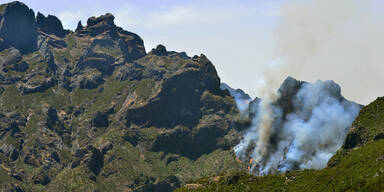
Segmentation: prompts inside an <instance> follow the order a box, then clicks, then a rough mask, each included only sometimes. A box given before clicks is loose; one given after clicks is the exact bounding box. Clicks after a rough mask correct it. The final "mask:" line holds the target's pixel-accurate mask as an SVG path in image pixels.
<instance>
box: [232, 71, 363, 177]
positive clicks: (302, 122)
mask: <svg viewBox="0 0 384 192" xmlns="http://www.w3.org/2000/svg"><path fill="white" fill-rule="evenodd" d="M277 95H280V96H281V97H280V98H277V99H276V98H275V100H264V99H263V100H261V102H260V103H259V104H258V105H256V106H254V107H256V108H257V110H256V111H257V113H256V117H254V119H253V122H252V126H251V128H250V129H249V130H248V131H247V132H246V133H245V135H244V137H243V140H242V141H241V142H240V144H238V145H237V146H236V147H235V153H236V155H237V157H238V158H239V159H241V160H248V159H252V161H251V162H250V171H251V172H252V173H254V174H257V175H264V174H268V173H273V172H277V171H288V170H297V169H307V168H308V169H321V168H324V167H325V166H326V164H327V162H328V160H329V159H330V158H331V157H332V155H333V154H334V153H335V152H336V151H337V150H338V149H339V148H340V147H341V145H342V143H343V141H344V139H345V136H346V133H347V131H348V129H349V128H350V126H351V124H352V122H353V120H354V119H355V118H356V116H357V114H358V112H359V105H357V104H355V103H353V102H350V101H347V100H345V99H344V98H343V97H342V96H341V93H340V87H339V86H338V85H337V84H335V83H334V82H333V81H317V82H315V83H303V82H298V81H296V80H294V79H292V78H288V79H287V80H286V81H285V82H284V83H283V85H282V87H281V88H280V89H279V94H277Z"/></svg>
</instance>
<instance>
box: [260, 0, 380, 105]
mask: <svg viewBox="0 0 384 192" xmlns="http://www.w3.org/2000/svg"><path fill="white" fill-rule="evenodd" d="M284 2H285V3H284V4H283V6H282V7H281V14H280V15H281V17H280V21H279V23H278V26H277V28H276V40H277V45H276V47H277V50H276V54H277V55H276V58H278V59H277V60H278V63H279V64H280V65H279V66H278V67H275V68H274V69H273V70H272V72H270V73H271V74H272V77H273V78H274V80H277V81H278V82H281V81H282V80H283V78H285V77H287V76H293V77H296V78H298V79H302V80H306V81H316V80H317V79H332V80H334V81H335V82H338V83H339V84H340V85H341V86H342V87H343V93H344V95H345V96H347V97H348V98H349V99H351V100H353V101H357V102H359V103H362V104H368V103H369V102H371V101H373V100H374V99H376V97H378V96H382V95H384V89H383V88H382V84H381V82H383V81H384V76H383V75H382V74H381V73H382V71H384V65H383V61H384V54H383V50H384V35H383V34H384V20H383V17H384V15H383V11H382V10H383V9H384V1H382V0H287V1H284ZM266 78H268V77H266ZM280 78H282V79H280ZM264 81H270V80H264ZM267 86H268V87H269V86H270V85H267ZM260 94H263V93H257V95H260ZM260 96H261V95H260Z"/></svg>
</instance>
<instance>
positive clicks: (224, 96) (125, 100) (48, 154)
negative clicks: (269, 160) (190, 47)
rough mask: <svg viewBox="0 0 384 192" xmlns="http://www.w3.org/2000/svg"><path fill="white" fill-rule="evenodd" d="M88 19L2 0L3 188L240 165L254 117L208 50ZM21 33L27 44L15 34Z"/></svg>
mask: <svg viewBox="0 0 384 192" xmlns="http://www.w3.org/2000/svg"><path fill="white" fill-rule="evenodd" d="M113 21H114V16H113V15H111V14H105V15H102V16H100V17H91V18H89V19H88V21H87V25H86V26H83V25H82V24H81V22H79V24H78V27H77V29H76V31H75V32H72V31H69V30H65V29H63V27H62V24H61V22H60V20H59V19H57V18H56V17H55V16H52V15H48V16H47V17H46V16H44V15H43V14H41V13H38V14H37V16H36V17H35V15H34V12H33V10H31V9H29V8H28V7H27V6H26V5H24V4H23V3H21V2H17V1H15V2H11V3H8V4H3V5H1V6H0V23H1V24H0V93H1V94H0V178H1V179H0V188H1V189H5V190H8V191H151V190H156V191H170V190H172V189H174V188H176V187H179V186H180V185H181V184H183V183H185V182H187V181H190V180H194V179H197V178H200V177H203V176H208V175H214V174H219V173H221V172H223V171H228V170H244V169H245V166H244V165H242V164H239V163H238V162H236V160H235V157H234V155H233V152H231V148H232V147H233V146H234V145H235V144H236V143H237V142H238V140H239V138H240V133H239V131H240V130H242V129H244V128H246V127H247V126H249V123H250V122H249V119H245V118H244V117H241V116H240V115H239V112H238V110H237V108H236V104H235V101H234V99H233V97H231V96H230V95H229V94H228V93H227V92H225V91H222V90H221V89H220V79H219V77H218V75H217V73H216V70H215V67H214V66H213V64H212V63H211V62H210V61H209V60H208V59H207V57H206V56H204V55H200V56H194V57H189V56H187V55H186V54H185V53H184V52H182V53H177V52H170V51H167V50H166V48H165V47H164V46H162V45H159V46H157V47H156V48H155V49H153V50H152V51H150V52H149V53H146V51H145V48H144V44H143V40H142V39H141V38H140V37H139V36H138V35H136V34H134V33H132V32H128V31H126V30H124V29H122V28H120V27H118V26H116V25H115V24H114V22H113ZM20 40H22V41H20Z"/></svg>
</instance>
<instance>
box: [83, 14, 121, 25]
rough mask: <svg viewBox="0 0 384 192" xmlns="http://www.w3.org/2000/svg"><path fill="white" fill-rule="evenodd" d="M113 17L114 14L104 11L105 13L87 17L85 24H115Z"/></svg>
mask: <svg viewBox="0 0 384 192" xmlns="http://www.w3.org/2000/svg"><path fill="white" fill-rule="evenodd" d="M114 19H115V16H113V15H112V14H110V13H106V14H105V15H101V16H99V17H95V16H93V17H90V18H88V20H87V26H88V27H91V26H95V25H97V24H101V25H110V26H115V23H114V22H113V20H114Z"/></svg>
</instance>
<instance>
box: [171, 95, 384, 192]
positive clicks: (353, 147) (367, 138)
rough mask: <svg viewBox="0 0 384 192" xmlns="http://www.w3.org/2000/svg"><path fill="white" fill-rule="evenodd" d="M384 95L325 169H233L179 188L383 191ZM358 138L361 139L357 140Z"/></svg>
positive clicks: (364, 111) (359, 120) (364, 112)
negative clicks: (253, 171)
mask: <svg viewBox="0 0 384 192" xmlns="http://www.w3.org/2000/svg"><path fill="white" fill-rule="evenodd" d="M383 119H384V98H383V97H381V98H378V99H376V100H375V101H374V102H372V103H370V104H369V105H367V106H365V107H363V108H362V110H361V111H360V114H359V116H358V117H357V118H356V120H355V121H354V123H353V125H352V127H353V128H352V129H351V130H350V131H349V133H348V135H347V138H346V140H345V142H344V146H343V147H342V148H341V149H340V150H339V151H338V152H337V153H336V154H335V155H334V156H333V157H332V159H331V160H330V161H329V162H328V167H327V168H325V169H323V170H303V171H293V172H288V173H281V174H273V175H267V176H264V177H258V176H252V175H250V174H247V173H245V172H229V173H226V174H222V175H220V176H218V177H214V178H215V180H214V181H213V180H212V178H211V177H206V178H203V179H200V180H198V181H197V182H196V183H194V184H188V185H185V186H184V187H183V188H181V189H178V190H177V191H383V190H384V182H383V181H384V150H382V149H383V147H384V140H382V138H383V137H381V135H382V132H383V131H384V129H383V127H384V122H383V121H382V120H383ZM356 138H358V139H356Z"/></svg>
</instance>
